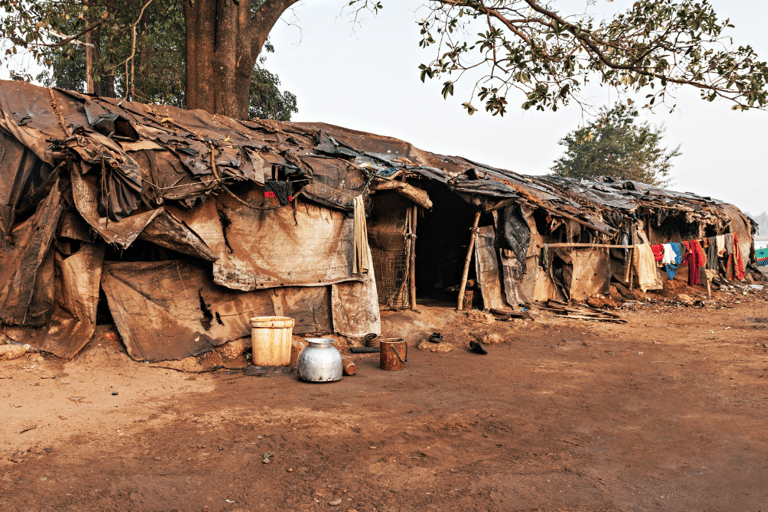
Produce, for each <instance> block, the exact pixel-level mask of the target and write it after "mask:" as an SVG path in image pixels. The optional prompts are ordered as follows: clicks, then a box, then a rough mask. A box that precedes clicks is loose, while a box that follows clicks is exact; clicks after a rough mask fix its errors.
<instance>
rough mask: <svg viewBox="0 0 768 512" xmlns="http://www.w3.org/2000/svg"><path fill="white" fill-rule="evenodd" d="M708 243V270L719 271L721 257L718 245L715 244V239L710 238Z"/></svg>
mask: <svg viewBox="0 0 768 512" xmlns="http://www.w3.org/2000/svg"><path fill="white" fill-rule="evenodd" d="M708 241H709V244H708V246H707V268H708V269H711V270H717V268H718V263H719V261H720V256H718V255H717V243H716V242H715V237H711V238H709V239H708Z"/></svg>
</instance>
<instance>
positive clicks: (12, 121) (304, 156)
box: [0, 82, 753, 361]
mask: <svg viewBox="0 0 768 512" xmlns="http://www.w3.org/2000/svg"><path fill="white" fill-rule="evenodd" d="M0 138H1V139H2V140H0V144H1V145H2V149H0V173H2V175H3V179H2V180H0V236H1V237H2V240H1V241H0V322H2V323H4V324H6V325H17V326H26V327H29V328H30V335H29V336H30V340H29V341H34V342H35V344H36V345H37V346H38V347H39V348H40V349H42V350H44V351H47V352H50V353H53V354H56V355H58V356H60V357H67V358H69V357H73V356H74V355H75V354H77V352H78V351H79V350H80V349H81V348H82V347H83V346H84V344H85V343H87V341H88V339H89V338H90V337H91V335H92V334H93V332H94V329H95V326H96V323H97V321H98V318H100V317H111V320H112V321H113V322H114V323H115V325H116V327H117V329H118V332H119V334H120V336H121V338H122V340H123V342H124V343H125V346H126V348H127V350H128V354H129V355H130V356H131V357H132V358H134V359H137V360H148V361H157V360H164V359H181V358H184V357H188V356H191V355H199V354H202V353H204V352H206V351H208V350H211V349H212V348H213V347H216V346H219V345H221V344H223V343H226V342H227V341H230V340H234V339H239V338H244V337H248V336H249V335H250V326H249V319H250V318H251V317H254V316H265V315H273V314H274V315H280V316H290V317H293V318H294V319H295V320H296V326H295V328H294V332H295V333H298V334H309V333H314V334H321V333H332V332H335V333H339V334H341V335H345V336H350V337H358V336H363V335H365V334H366V333H371V332H375V333H378V332H379V331H380V317H379V304H382V305H385V306H389V307H393V308H405V307H411V306H413V305H414V304H415V301H416V299H417V297H418V298H419V300H424V301H427V300H430V299H431V298H435V300H438V299H444V298H445V297H456V291H455V290H456V288H459V287H464V286H466V283H467V282H468V281H469V280H470V279H471V280H473V281H474V282H476V283H477V287H478V288H479V290H480V293H481V298H482V307H484V308H488V309H491V308H492V309H501V310H503V309H508V308H511V307H516V306H518V305H520V304H530V303H532V302H534V301H544V300H547V299H550V298H554V299H579V300H581V299H583V298H585V297H588V296H590V295H593V294H595V293H605V292H607V291H608V286H609V285H610V283H611V282H612V280H613V282H619V283H623V285H624V286H627V287H631V286H632V285H633V282H635V281H637V277H638V276H637V275H635V276H633V275H632V268H633V267H632V265H629V264H628V263H629V262H631V261H632V258H633V257H632V254H633V253H637V252H638V251H636V249H635V247H638V246H639V244H658V243H662V242H678V241H686V240H693V239H701V238H704V237H710V236H716V235H725V234H730V233H732V234H737V235H738V246H739V247H740V248H741V251H740V258H739V260H740V261H741V262H742V265H744V266H746V265H747V264H748V262H749V257H750V255H752V254H753V251H752V250H751V244H752V236H751V235H752V230H753V227H752V225H753V223H752V222H751V221H750V220H749V219H748V218H747V217H746V216H744V215H743V214H742V213H741V212H740V211H739V210H738V209H737V208H735V207H733V206H731V205H727V204H724V203H721V202H719V201H716V200H713V199H709V198H702V197H698V196H695V195H693V194H680V193H675V192H670V191H666V190H662V189H658V188H654V187H649V186H646V185H642V184H639V183H635V182H611V181H610V180H604V181H601V182H577V181H573V180H566V179H557V178H552V177H535V176H522V175H519V174H516V173H513V172H510V171H505V170H500V169H494V168H491V167H488V166H484V165H481V164H478V163H475V162H471V161H469V160H466V159H463V158H460V157H447V156H442V155H436V154H432V153H428V152H425V151H421V150H419V149H416V148H414V147H413V146H411V145H410V144H407V143H405V142H402V141H399V140H397V139H392V138H389V137H382V136H376V135H372V134H367V133H363V132H357V131H354V130H347V129H343V128H339V127H334V126H330V125H325V124H309V123H281V122H276V121H259V120H253V121H238V120H234V119H230V118H226V117H222V116H216V115H212V114H209V113H207V112H204V111H199V110H197V111H185V110H181V109H177V108H173V107H168V106H158V105H151V106H150V105H144V104H140V103H134V102H127V101H123V100H120V99H113V98H98V97H94V96H88V95H83V94H79V93H76V92H72V91H65V90H60V89H46V88H40V87H36V86H33V85H30V84H27V83H24V82H0ZM734 259H735V258H734ZM473 261H474V265H473V264H472V262H473ZM638 284H640V285H641V286H643V285H642V283H638ZM449 290H454V291H453V292H449ZM451 293H452V294H453V295H451Z"/></svg>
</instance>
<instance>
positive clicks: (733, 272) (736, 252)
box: [725, 233, 745, 281]
mask: <svg viewBox="0 0 768 512" xmlns="http://www.w3.org/2000/svg"><path fill="white" fill-rule="evenodd" d="M744 276H745V273H744V263H743V262H742V261H741V248H740V247H739V237H738V236H737V235H736V233H734V234H733V254H731V255H730V256H728V265H727V267H726V271H725V278H726V279H733V278H734V277H736V279H738V280H739V281H741V280H742V279H744Z"/></svg>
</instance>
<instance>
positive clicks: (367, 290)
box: [331, 243, 381, 337]
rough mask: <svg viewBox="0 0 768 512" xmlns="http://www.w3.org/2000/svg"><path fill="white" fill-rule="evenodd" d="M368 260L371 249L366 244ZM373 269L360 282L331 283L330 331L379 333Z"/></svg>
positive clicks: (379, 319) (364, 333)
mask: <svg viewBox="0 0 768 512" xmlns="http://www.w3.org/2000/svg"><path fill="white" fill-rule="evenodd" d="M365 250H366V251H367V252H368V259H369V260H370V259H371V249H370V248H369V247H368V243H366V244H365ZM373 272H374V271H373V268H371V269H370V271H369V272H368V274H366V276H365V279H364V280H363V282H361V283H356V282H348V283H338V284H334V285H333V286H332V287H331V288H332V291H331V307H332V310H333V330H334V332H337V333H339V334H341V335H342V336H350V337H362V336H365V335H366V334H369V333H376V334H381V316H380V315H379V296H378V292H377V291H376V276H375V275H374V273H373Z"/></svg>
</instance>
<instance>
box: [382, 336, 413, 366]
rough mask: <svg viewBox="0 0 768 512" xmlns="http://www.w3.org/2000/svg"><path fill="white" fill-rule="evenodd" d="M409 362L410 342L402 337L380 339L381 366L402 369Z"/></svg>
mask: <svg viewBox="0 0 768 512" xmlns="http://www.w3.org/2000/svg"><path fill="white" fill-rule="evenodd" d="M407 362H408V344H407V343H406V342H405V341H404V340H403V339H402V338H384V339H382V340H380V341H379V368H381V369H382V370H402V369H403V368H405V363H407Z"/></svg>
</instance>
